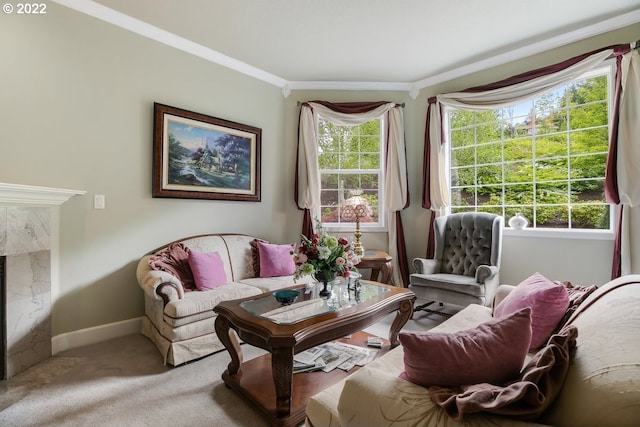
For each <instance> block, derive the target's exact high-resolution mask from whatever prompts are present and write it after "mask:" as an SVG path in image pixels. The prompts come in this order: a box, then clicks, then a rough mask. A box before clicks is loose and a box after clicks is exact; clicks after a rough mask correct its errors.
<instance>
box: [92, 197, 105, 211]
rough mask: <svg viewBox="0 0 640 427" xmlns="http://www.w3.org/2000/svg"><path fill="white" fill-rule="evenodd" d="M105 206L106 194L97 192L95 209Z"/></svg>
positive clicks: (94, 199) (94, 202) (94, 198)
mask: <svg viewBox="0 0 640 427" xmlns="http://www.w3.org/2000/svg"><path fill="white" fill-rule="evenodd" d="M104 206H105V197H104V194H96V195H95V196H93V208H94V209H104Z"/></svg>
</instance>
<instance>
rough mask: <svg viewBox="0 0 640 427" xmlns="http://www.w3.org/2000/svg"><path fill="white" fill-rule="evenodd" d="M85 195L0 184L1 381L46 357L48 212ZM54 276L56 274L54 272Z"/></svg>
mask: <svg viewBox="0 0 640 427" xmlns="http://www.w3.org/2000/svg"><path fill="white" fill-rule="evenodd" d="M85 193H86V192H85V191H77V190H66V189H61V188H50V187H35V186H28V185H18V184H7V183H0V257H5V267H6V268H5V279H6V280H5V285H4V286H5V290H4V296H5V297H4V302H3V304H4V306H3V307H0V313H2V314H3V315H4V316H5V321H4V322H3V323H4V325H5V328H4V329H5V330H4V331H1V332H2V339H3V340H4V345H3V346H2V350H3V354H2V355H0V356H1V357H2V360H1V361H0V362H2V364H3V366H2V367H3V369H2V373H3V374H4V375H3V376H4V378H0V379H8V378H11V377H13V376H15V375H17V374H19V373H20V372H22V371H24V370H26V369H28V368H30V367H31V366H33V365H36V364H38V363H40V362H42V361H43V360H46V359H47V358H49V357H50V356H51V272H52V265H51V259H52V257H51V249H52V248H54V249H55V248H57V246H58V242H56V241H52V235H53V234H54V233H52V213H53V212H52V210H53V209H56V207H57V206H59V205H62V204H63V203H64V202H66V201H67V200H69V199H70V198H71V197H73V196H75V195H83V194H85ZM56 270H57V269H56Z"/></svg>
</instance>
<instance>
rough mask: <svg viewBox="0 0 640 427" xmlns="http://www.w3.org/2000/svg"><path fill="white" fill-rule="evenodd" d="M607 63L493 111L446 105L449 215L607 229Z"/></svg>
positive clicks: (553, 226)
mask: <svg viewBox="0 0 640 427" xmlns="http://www.w3.org/2000/svg"><path fill="white" fill-rule="evenodd" d="M611 73H612V71H611V68H610V67H606V68H601V69H599V70H597V71H594V72H592V73H589V75H586V76H583V77H582V78H580V79H578V80H576V81H574V82H572V83H570V84H567V85H565V86H562V87H560V88H557V89H555V90H553V91H552V92H549V93H547V94H545V95H542V96H540V97H538V98H535V99H532V100H529V101H527V102H524V103H521V104H519V105H515V106H510V107H506V108H501V109H497V110H484V111H469V110H456V109H449V110H447V114H446V120H447V121H448V123H446V124H445V125H446V127H447V132H448V140H449V141H450V142H451V145H450V151H449V159H448V162H449V173H450V181H451V212H452V213H453V212H465V211H483V212H491V213H495V214H498V215H502V216H504V218H505V219H506V220H508V219H509V218H511V217H512V216H514V215H515V214H516V212H522V214H523V215H524V216H526V217H527V218H528V219H529V223H530V225H529V226H530V227H533V228H545V229H571V230H578V229H592V230H593V229H599V230H610V229H611V217H612V215H611V209H612V207H611V206H610V205H609V204H607V202H606V200H605V196H604V175H605V168H606V161H607V151H608V146H609V142H608V141H609V125H608V124H609V111H610V109H609V104H610V102H611V99H612V98H613V96H612V95H613V94H612V93H611V90H610V87H611V86H610V80H611V75H612V74H611Z"/></svg>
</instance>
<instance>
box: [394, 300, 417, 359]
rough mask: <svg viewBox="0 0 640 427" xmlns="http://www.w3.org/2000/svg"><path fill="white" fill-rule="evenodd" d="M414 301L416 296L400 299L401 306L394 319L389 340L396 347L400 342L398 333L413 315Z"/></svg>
mask: <svg viewBox="0 0 640 427" xmlns="http://www.w3.org/2000/svg"><path fill="white" fill-rule="evenodd" d="M414 301H415V297H414V298H412V299H410V300H404V301H400V307H399V308H398V311H397V313H396V317H395V319H393V323H392V324H391V328H390V329H389V341H390V342H391V347H396V346H397V345H398V344H399V342H398V333H400V329H402V327H403V326H404V325H405V324H406V323H407V321H408V320H409V318H411V316H412V315H413V302H414Z"/></svg>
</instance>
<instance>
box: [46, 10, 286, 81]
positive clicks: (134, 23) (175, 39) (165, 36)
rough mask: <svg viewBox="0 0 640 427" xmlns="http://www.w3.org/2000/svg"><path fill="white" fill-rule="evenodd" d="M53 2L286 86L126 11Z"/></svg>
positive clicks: (252, 67)
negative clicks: (127, 13) (125, 12)
mask: <svg viewBox="0 0 640 427" xmlns="http://www.w3.org/2000/svg"><path fill="white" fill-rule="evenodd" d="M53 1H54V2H55V3H58V4H61V5H63V6H66V7H68V8H70V9H74V10H76V11H78V12H81V13H84V14H85V15H89V16H92V17H94V18H98V19H100V20H102V21H105V22H108V23H110V24H113V25H116V26H118V27H120V28H124V29H125V30H129V31H131V32H133V33H136V34H139V35H141V36H144V37H147V38H149V39H152V40H155V41H157V42H160V43H163V44H165V45H167V46H171V47H174V48H176V49H179V50H181V51H183V52H186V53H190V54H192V55H194V56H197V57H200V58H202V59H205V60H207V61H209V62H213V63H216V64H218V65H222V66H223V67H226V68H230V69H232V70H234V71H237V72H239V73H242V74H246V75H248V76H250V77H253V78H255V79H258V80H262V81H264V82H267V83H269V84H272V85H274V86H278V87H280V88H282V87H284V86H286V84H287V81H286V80H285V79H283V78H281V77H278V76H276V75H274V74H271V73H268V72H266V71H264V70H261V69H259V68H256V67H254V66H252V65H249V64H247V63H245V62H242V61H239V60H237V59H235V58H232V57H230V56H228V55H225V54H223V53H220V52H218V51H215V50H213V49H210V48H208V47H206V46H203V45H201V44H199V43H195V42H193V41H191V40H188V39H185V38H184V37H180V36H178V35H176V34H173V33H170V32H169V31H166V30H163V29H162V28H158V27H156V26H154V25H151V24H147V23H146V22H144V21H140V20H139V19H135V18H132V17H131V16H129V15H125V14H124V13H121V12H118V11H116V10H113V9H111V8H108V7H106V6H104V5H101V4H99V3H96V2H94V1H91V0H53Z"/></svg>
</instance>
